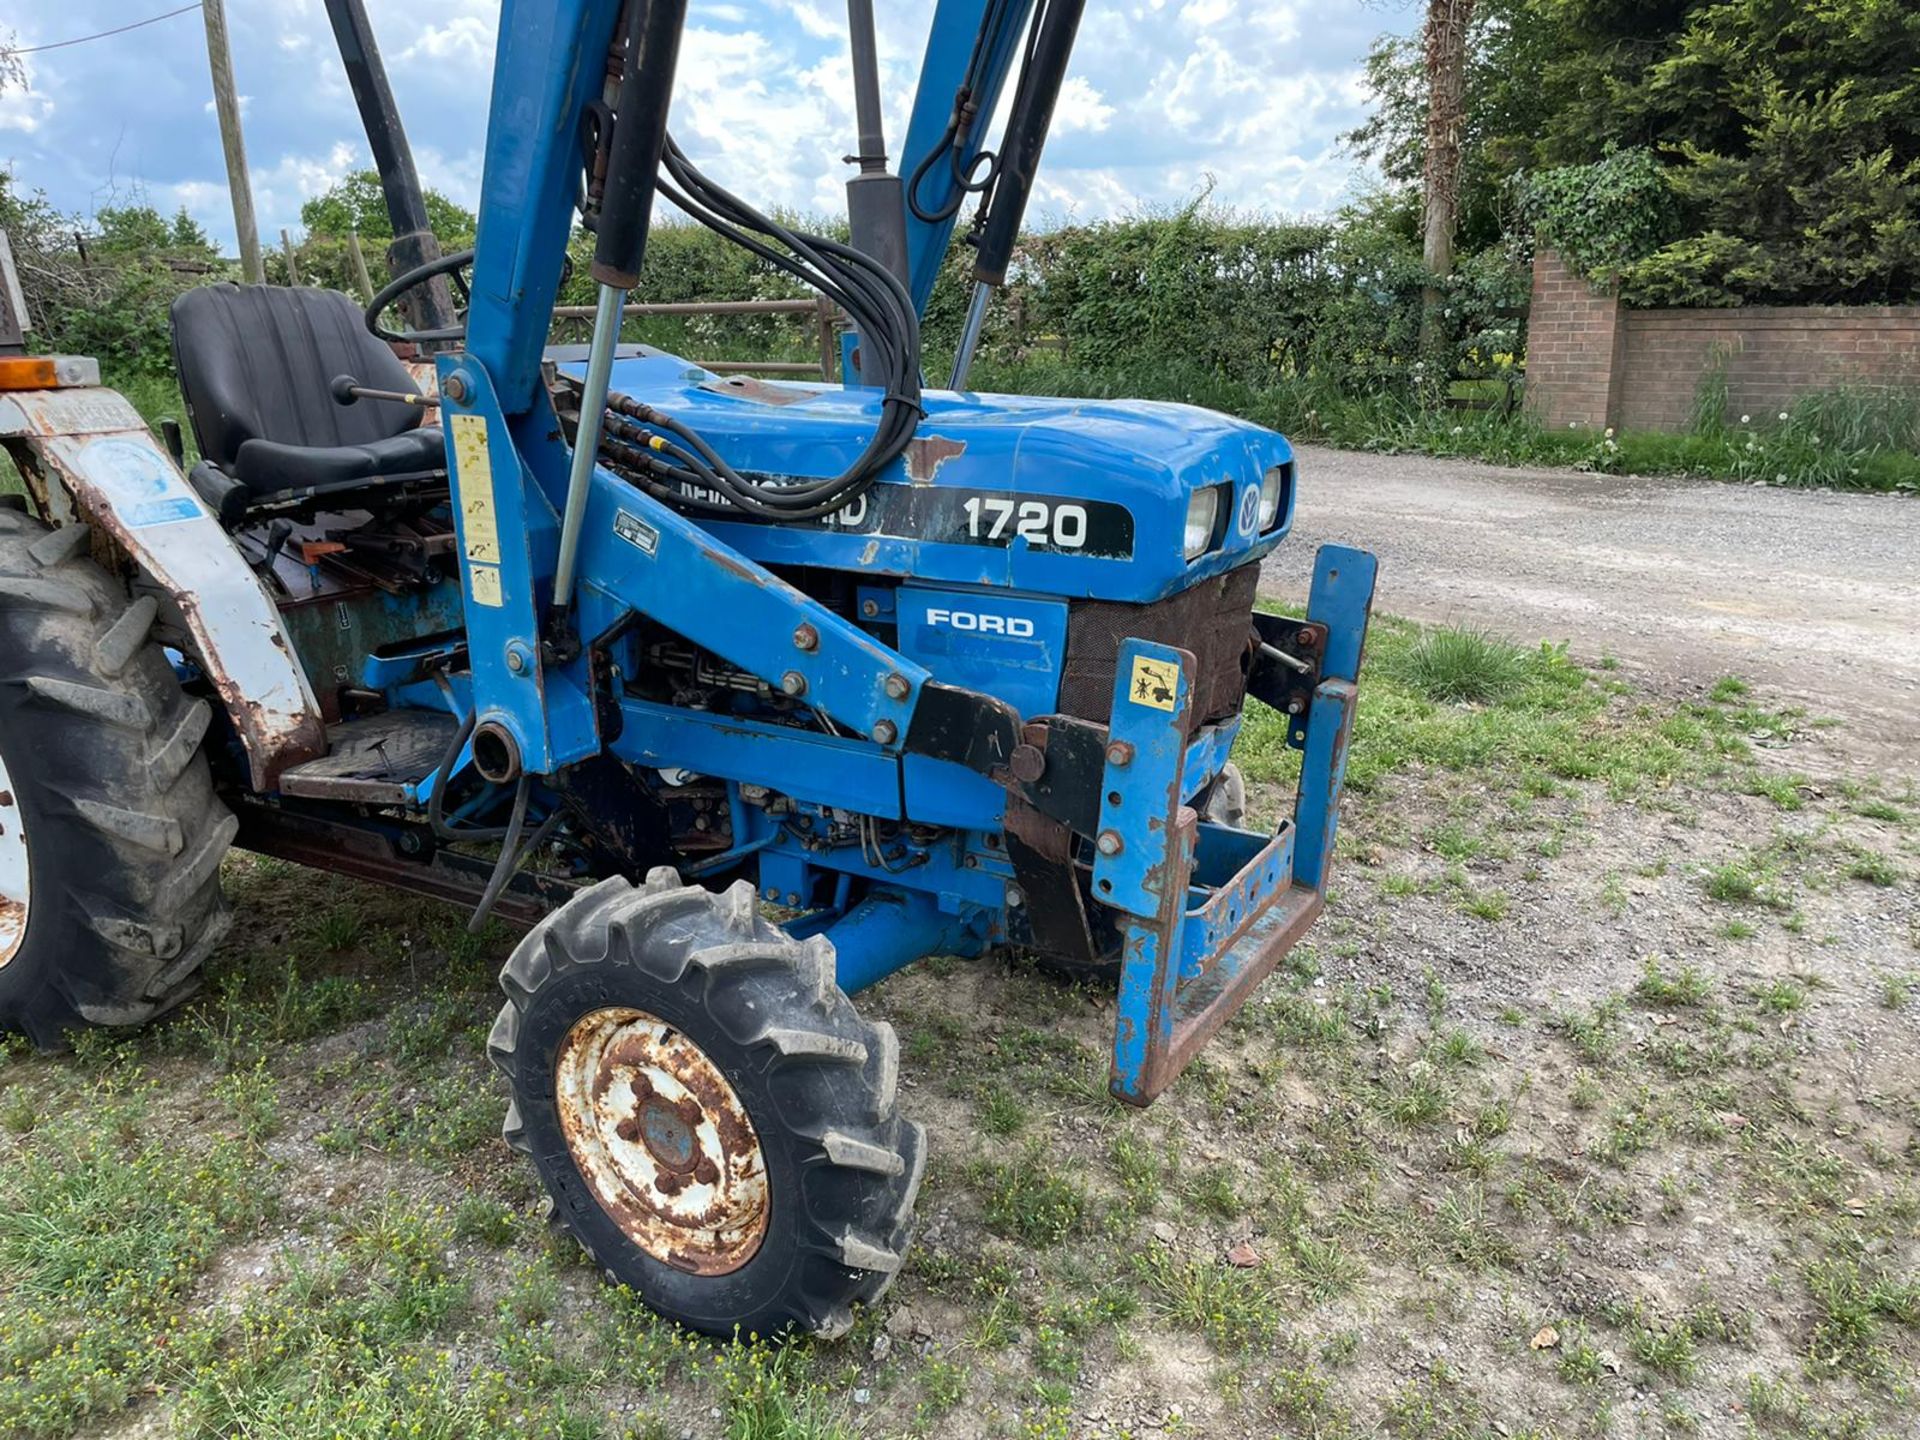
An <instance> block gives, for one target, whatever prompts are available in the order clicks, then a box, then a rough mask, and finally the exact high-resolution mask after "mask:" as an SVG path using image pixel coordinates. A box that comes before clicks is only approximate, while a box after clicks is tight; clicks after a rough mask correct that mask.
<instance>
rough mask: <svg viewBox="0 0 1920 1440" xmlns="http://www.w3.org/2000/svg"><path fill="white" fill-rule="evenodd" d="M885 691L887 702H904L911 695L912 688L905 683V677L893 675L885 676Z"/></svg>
mask: <svg viewBox="0 0 1920 1440" xmlns="http://www.w3.org/2000/svg"><path fill="white" fill-rule="evenodd" d="M886 690H887V698H888V699H889V700H904V699H906V698H907V696H909V695H911V694H912V693H913V686H912V685H910V684H908V683H907V677H906V676H904V675H900V674H893V675H889V676H887V685H886Z"/></svg>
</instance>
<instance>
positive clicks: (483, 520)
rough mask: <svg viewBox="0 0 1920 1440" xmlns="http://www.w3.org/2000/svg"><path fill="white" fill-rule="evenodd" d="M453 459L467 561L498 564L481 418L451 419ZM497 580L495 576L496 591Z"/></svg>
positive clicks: (496, 526) (489, 470)
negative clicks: (458, 478) (457, 471)
mask: <svg viewBox="0 0 1920 1440" xmlns="http://www.w3.org/2000/svg"><path fill="white" fill-rule="evenodd" d="M453 460H454V465H455V467H456V468H457V469H458V470H459V472H460V533H461V535H462V536H463V537H465V541H466V548H467V559H469V560H475V561H478V562H479V563H480V564H482V565H498V564H499V563H500V526H499V522H498V521H497V520H496V519H495V517H494V509H493V456H492V454H491V453H490V452H489V451H488V449H487V422H486V419H485V417H483V416H480V415H456V416H454V417H453ZM499 581H500V577H499V576H497V575H496V576H495V577H494V585H495V588H496V589H498V586H499ZM474 598H475V599H476V600H478V599H479V598H480V597H479V596H478V595H475V596H474ZM482 603H483V604H484V603H485V602H484V601H483V602H482ZM493 603H495V604H498V603H499V602H498V601H495V602H493Z"/></svg>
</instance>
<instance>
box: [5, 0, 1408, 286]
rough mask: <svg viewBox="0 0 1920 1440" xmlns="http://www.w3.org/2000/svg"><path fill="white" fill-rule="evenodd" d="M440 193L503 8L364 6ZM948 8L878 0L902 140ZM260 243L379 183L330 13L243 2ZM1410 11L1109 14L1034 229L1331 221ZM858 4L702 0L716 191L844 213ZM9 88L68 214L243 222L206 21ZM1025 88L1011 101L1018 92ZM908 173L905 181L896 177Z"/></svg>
mask: <svg viewBox="0 0 1920 1440" xmlns="http://www.w3.org/2000/svg"><path fill="white" fill-rule="evenodd" d="M180 3H184V0H10V3H9V4H8V5H7V6H6V11H7V13H6V15H5V17H4V19H0V38H4V37H5V34H6V32H7V31H8V30H12V31H13V32H14V42H13V43H17V44H18V45H19V46H22V47H33V46H41V45H47V44H52V43H55V42H60V41H66V40H71V39H74V38H76V37H79V36H83V35H89V34H92V33H94V32H96V31H100V30H106V29H109V28H112V27H114V26H118V25H125V24H127V23H128V22H130V21H133V20H139V19H143V18H145V17H146V16H148V15H152V14H157V13H160V12H162V11H166V10H170V9H174V8H176V7H177V6H178V5H179V4H180ZM367 8H368V10H369V13H370V14H371V16H372V19H373V24H374V29H375V31H376V33H377V34H378V36H379V38H380V44H381V48H382V50H383V52H384V54H385V57H386V61H387V68H388V72H389V75H390V77H391V79H392V81H393V85H394V89H395V92H396V94H397V96H398V100H399V105H400V110H401V114H402V117H403V118H404V120H405V121H406V124H407V128H408V131H409V133H410V134H411V137H412V141H413V145H414V151H415V156H416V159H417V162H418V165H419V168H420V172H421V176H422V178H423V180H424V181H425V182H426V183H427V184H429V185H431V186H433V187H435V188H437V189H439V190H441V191H443V192H444V193H446V194H447V195H449V196H450V197H452V198H453V199H455V200H457V201H459V202H461V203H462V204H464V205H467V206H469V207H472V206H475V205H476V204H477V202H478V199H479V194H480V179H481V168H482V164H481V156H482V151H483V147H484V141H485V127H486V102H487V95H488V91H489V87H490V85H491V76H492V63H493V44H494V31H495V26H496V23H497V19H498V0H438V3H436V4H433V5H427V6H423V5H420V4H418V3H417V0H367ZM933 8H934V7H933V3H932V0H879V3H878V4H876V6H875V9H876V11H877V12H878V14H879V32H880V34H879V44H880V52H881V61H882V65H883V71H884V73H883V93H884V95H885V96H886V99H887V111H888V113H887V137H888V140H889V143H890V144H891V145H892V146H893V148H894V149H895V151H896V153H897V151H898V147H899V145H900V142H901V140H902V139H903V138H904V134H905V124H906V115H907V111H908V108H909V106H910V103H911V96H912V90H913V83H914V80H915V78H916V77H917V75H918V72H919V67H920V58H921V54H922V51H923V50H924V48H925V44H926V36H927V30H928V27H929V25H930V23H931V17H932V13H933ZM227 18H228V25H229V28H230V30H231V32H232V39H233V54H234V70H235V74H236V77H237V84H238V88H239V91H240V95H241V106H242V113H243V116H244V126H245V131H246V144H247V155H248V161H249V165H250V168H251V170H252V174H253V185H254V196H255V205H256V208H257V210H258V213H259V220H260V228H261V233H262V239H263V241H264V242H265V243H267V244H273V243H276V242H277V240H278V237H279V234H280V230H281V229H282V227H287V228H290V229H292V230H293V231H294V233H295V235H296V236H297V235H298V234H299V224H300V206H301V204H302V202H303V201H305V200H306V199H308V198H310V197H311V196H313V195H316V194H319V193H321V192H322V191H324V190H326V189H327V188H328V187H329V186H330V185H332V184H333V183H334V182H336V181H337V180H339V179H340V178H341V177H342V176H343V175H345V174H347V173H348V172H349V171H351V170H355V169H363V168H368V167H370V165H371V158H370V156H369V155H368V153H367V148H366V141H365V138H364V137H363V135H362V133H361V130H360V125H359V119H358V116H357V113H356V112H355V110H354V106H353V99H352V96H351V94H350V93H349V91H348V89H347V85H346V80H345V78H344V76H343V74H342V73H341V68H340V62H339V58H338V53H337V52H336V51H335V49H334V45H333V37H332V32H331V30H330V29H329V28H328V24H327V19H326V13H325V10H324V8H323V6H322V3H321V0H227ZM1417 18H1418V17H1417V14H1416V11H1415V7H1414V6H1413V5H1412V4H1411V3H1410V0H1261V3H1251V4H1247V3H1240V4H1236V3H1235V0H1092V3H1090V4H1089V5H1088V6H1087V10H1086V17H1085V20H1084V21H1083V23H1082V26H1081V31H1080V39H1079V43H1078V45H1077V46H1076V49H1075V53H1074V61H1073V64H1072V67H1071V69H1070V71H1069V74H1068V79H1067V82H1066V88H1065V90H1064V92H1063V94H1062V97H1061V101H1060V106H1059V108H1058V110H1057V111H1056V114H1055V117H1054V126H1053V129H1052V132H1051V134H1050V136H1049V139H1048V143H1047V151H1046V155H1045V159H1044V161H1043V164H1042V167H1041V176H1040V184H1039V186H1038V188H1037V191H1036V196H1035V200H1034V204H1033V207H1032V210H1031V211H1030V214H1029V219H1030V221H1031V222H1033V223H1036V224H1041V225H1049V224H1058V223H1062V222H1066V221H1084V220H1093V219H1099V218H1104V217H1109V216H1114V215H1119V214H1125V213H1128V212H1131V211H1135V210H1139V209H1141V208H1144V207H1150V206H1167V205H1179V204H1182V203H1184V202H1186V201H1188V200H1190V199H1192V198H1193V197H1194V196H1196V195H1197V194H1199V193H1201V192H1202V191H1203V190H1204V189H1205V188H1206V187H1207V186H1208V185H1209V184H1211V185H1212V195H1213V198H1214V200H1215V201H1217V202H1218V203H1221V204H1224V205H1228V206H1232V207H1234V208H1236V209H1240V210H1245V211H1256V212H1263V213H1268V214H1289V215H1302V214H1324V213H1326V212H1328V211H1329V210H1332V209H1333V208H1335V207H1337V206H1338V205H1339V204H1340V203H1341V202H1342V201H1343V200H1344V199H1346V198H1348V197H1350V196H1352V195H1353V194H1355V193H1357V192H1358V191H1359V190H1361V189H1363V188H1365V186H1366V185H1367V184H1368V183H1369V182H1370V180H1371V178H1372V177H1371V172H1370V171H1369V169H1368V168H1367V167H1366V166H1365V165H1363V164H1362V163H1360V162H1358V161H1356V160H1355V159H1354V158H1353V157H1351V156H1350V155H1347V154H1345V153H1343V151H1342V149H1341V146H1340V143H1339V136H1340V134H1341V133H1342V132H1343V131H1345V130H1347V129H1349V128H1351V127H1352V125H1353V124H1354V123H1355V122H1356V121H1357V120H1359V119H1360V118H1361V116H1362V114H1363V111H1364V101H1365V93H1364V90H1363V87H1362V83H1361V66H1362V61H1363V59H1364V57H1365V55H1366V51H1367V47H1368V45H1369V43H1370V42H1371V41H1372V40H1373V38H1374V37H1375V36H1376V35H1377V34H1379V33H1380V32H1382V31H1383V30H1400V31H1405V30H1410V29H1412V28H1413V27H1414V26H1415V24H1416V22H1417ZM845 31H846V12H845V9H844V7H843V6H842V5H841V4H839V3H837V0H761V3H718V0H691V4H690V7H689V21H688V30H687V34H686V38H685V41H684V44H683V47H682V52H681V59H680V69H679V79H678V84H677V86H676V91H675V95H674V101H673V111H672V121H671V123H672V127H673V131H674V133H675V135H676V137H677V138H678V140H679V141H680V144H681V146H682V148H684V149H685V150H687V152H688V153H689V154H690V155H691V156H692V157H693V159H694V161H695V162H696V163H697V164H699V165H700V166H701V168H702V169H704V170H705V171H707V173H708V174H710V175H711V176H713V178H714V179H715V180H717V181H719V182H720V183H722V184H724V185H726V186H728V187H729V188H730V189H733V190H735V191H736V192H738V193H740V194H741V195H743V196H744V197H746V198H747V199H749V200H752V201H754V202H756V203H758V204H760V205H762V206H763V207H765V206H772V205H782V206H787V207H790V208H793V209H797V210H801V211H807V212H814V213H825V212H834V213H837V212H839V211H840V210H841V208H842V207H843V205H844V203H845V202H844V194H845V192H844V188H843V187H844V183H845V180H846V178H847V174H848V167H847V166H845V165H844V164H843V163H841V157H842V156H844V155H845V154H846V153H847V152H848V151H849V150H851V149H852V147H853V129H854V126H853V99H852V80H851V71H850V67H849V62H848V59H847V47H846V39H845ZM25 64H26V67H27V82H28V83H27V87H26V88H25V89H24V90H22V89H20V88H18V87H9V88H8V89H6V90H5V91H4V92H0V165H4V166H5V167H6V168H7V169H8V170H9V171H10V172H11V174H12V175H13V179H14V183H15V185H16V187H17V188H19V189H22V190H25V191H32V190H36V189H37V190H44V191H45V192H46V194H47V196H48V198H49V199H50V200H52V201H53V202H54V204H55V205H57V206H58V207H59V208H61V209H62V210H64V211H68V212H72V213H77V214H80V215H83V216H84V215H88V214H91V213H92V212H93V211H94V210H96V209H98V208H100V207H102V206H107V205H113V204H125V203H128V202H129V201H142V200H144V201H145V202H147V203H150V204H152V205H154V206H156V207H157V208H159V209H161V210H162V211H165V212H168V213H171V212H172V211H174V210H175V209H178V208H180V207H183V206H184V207H185V208H186V210H187V211H188V212H189V213H190V214H191V215H192V216H193V217H194V218H195V219H196V220H198V221H199V222H200V223H201V224H203V225H204V226H205V227H206V228H207V230H208V232H209V233H210V234H211V235H212V236H213V237H214V238H215V239H216V241H218V242H219V243H220V244H221V245H222V246H223V247H224V248H226V249H227V250H228V252H229V253H231V251H232V248H233V217H232V210H231V207H230V203H229V200H228V195H227V185H226V178H225V170H224V168H223V165H222V161H221V150H220V136H219V130H218V127H217V124H216V121H215V119H214V115H213V104H212V101H211V99H210V93H211V92H210V85H209V80H208V71H207V55H206V40H205V31H204V29H203V27H202V23H201V19H200V15H199V14H198V12H189V13H187V14H184V15H180V16H178V17H176V18H173V19H170V20H164V21H161V22H160V23H158V24H155V25H151V26H148V27H146V28H143V29H139V30H134V31H130V32H128V33H126V34H122V35H116V36H111V37H108V38H106V39H102V40H99V41H96V42H93V43H90V44H83V45H73V46H69V47H66V48H62V49H56V50H49V51H43V52H41V53H39V54H32V55H27V56H26V57H25ZM1010 88H1011V87H1009V89H1010ZM896 168H898V167H897V166H896Z"/></svg>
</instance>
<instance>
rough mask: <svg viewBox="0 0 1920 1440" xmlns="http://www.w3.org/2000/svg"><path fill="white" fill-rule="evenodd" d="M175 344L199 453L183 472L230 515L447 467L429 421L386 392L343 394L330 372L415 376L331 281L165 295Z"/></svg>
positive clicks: (399, 384)
mask: <svg viewBox="0 0 1920 1440" xmlns="http://www.w3.org/2000/svg"><path fill="white" fill-rule="evenodd" d="M172 322H173V353H174V360H175V363H176V365H177V366H178V368H179V371H180V390H181V394H182V396H183V397H184V398H185V400H186V405H187V415H188V417H189V419H190V420H191V422H192V424H193V434H194V439H195V440H196V441H198V443H199V446H200V453H201V455H202V456H203V457H204V460H203V463H201V464H200V465H197V466H195V467H194V472H193V474H192V476H190V477H189V478H190V479H191V480H192V482H193V484H194V487H195V488H196V489H197V490H199V492H200V494H201V497H202V498H203V499H205V500H206V501H207V503H208V504H209V505H211V506H213V508H214V509H215V511H216V512H217V513H218V514H219V516H220V518H221V519H222V520H223V521H224V522H226V523H227V524H236V523H238V522H239V521H240V520H241V519H242V518H244V517H245V516H246V515H247V513H248V512H249V511H253V510H256V509H259V508H262V507H263V506H266V507H272V506H275V505H276V503H277V502H298V501H301V500H305V499H310V498H326V499H328V500H329V501H332V500H334V499H336V498H339V499H348V498H351V499H354V500H355V501H359V502H363V501H364V500H365V499H366V498H369V497H368V496H367V494H366V492H368V491H370V490H373V489H379V488H388V487H392V486H397V485H399V484H401V483H403V482H417V481H419V480H421V479H422V478H423V477H427V476H433V475H443V474H444V471H445V469H446V454H445V451H444V449H443V447H442V443H441V436H440V431H439V429H438V428H437V427H433V426H423V425H421V424H420V418H421V411H420V410H418V409H417V408H415V407H413V406H410V405H400V404H396V403H394V402H393V401H390V400H360V401H358V402H356V403H354V404H352V405H342V404H340V403H339V402H338V401H337V400H335V399H334V398H333V393H332V388H331V387H332V383H333V380H334V378H335V377H336V376H340V375H351V376H353V377H354V379H355V380H357V381H358V382H359V383H360V384H362V385H364V386H367V387H369V388H371V389H375V390H392V391H413V392H415V393H417V392H418V387H417V386H416V385H415V384H414V383H413V377H412V376H411V375H409V374H408V373H407V368H406V366H404V365H403V364H401V363H400V360H399V357H397V356H396V355H395V354H394V353H393V351H392V350H391V349H390V348H389V347H388V346H387V344H386V342H384V341H382V340H379V339H377V338H376V337H374V336H373V335H370V334H369V333H368V332H367V328H366V321H365V317H364V315H363V314H362V312H361V309H360V306H359V304H358V302H356V301H355V300H354V299H353V298H352V297H351V296H347V295H343V294H341V293H340V292H339V291H337V290H316V289H311V288H307V287H294V288H289V287H286V286H279V285H208V286H205V287H203V288H200V289H195V290H189V291H187V292H186V293H185V294H183V295H181V296H180V298H179V299H177V300H175V301H174V302H173V310H172Z"/></svg>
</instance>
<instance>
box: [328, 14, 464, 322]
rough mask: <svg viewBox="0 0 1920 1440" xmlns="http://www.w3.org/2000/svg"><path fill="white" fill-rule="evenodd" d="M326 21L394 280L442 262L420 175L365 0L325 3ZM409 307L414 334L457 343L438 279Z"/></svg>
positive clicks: (449, 304)
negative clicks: (376, 184) (386, 228)
mask: <svg viewBox="0 0 1920 1440" xmlns="http://www.w3.org/2000/svg"><path fill="white" fill-rule="evenodd" d="M327 18H328V19H329V20H330V21H332V23H333V38H334V41H335V43H336V44H338V45H339V47H340V59H341V62H342V63H343V64H344V65H345V66H346V70H347V83H348V84H349V85H350V86H352V88H353V100H354V104H355V105H357V106H358V107H359V109H360V123H361V124H362V125H363V126H364V127H365V129H366V132H367V145H368V147H369V148H370V149H371V150H372V151H373V165H374V168H375V169H376V170H378V171H379V172H380V188H381V190H382V191H383V192H384V193H385V195H386V199H387V218H388V219H389V220H390V221H392V223H393V244H392V245H390V246H388V247H387V263H388V264H389V265H390V266H391V267H392V269H393V273H394V274H396V275H401V274H405V273H406V272H408V271H410V270H417V269H419V268H420V267H421V266H423V265H427V264H430V263H432V262H433V261H435V260H438V259H439V258H440V241H439V238H438V237H437V236H436V235H435V234H434V233H433V226H432V225H431V224H430V223H429V221H428V219H427V200H426V194H425V192H424V191H422V190H421V188H420V174H419V171H417V170H416V169H415V168H414V164H413V148H412V147H411V146H410V145H409V144H408V143H407V131H406V127H405V126H403V125H402V124H401V123H400V109H399V106H397V105H396V104H395V103H394V99H393V86H392V85H390V84H388V83H387V68H386V66H385V65H384V64H383V63H382V62H381V59H380V45H379V42H378V41H376V40H375V39H374V34H373V25H372V22H370V21H369V20H368V19H367V7H366V5H365V4H364V3H363V0H327ZM409 304H410V305H411V306H412V308H413V322H414V324H413V328H414V329H415V330H417V331H421V332H426V333H434V334H437V335H439V337H440V338H439V339H437V340H436V341H434V342H433V345H434V346H436V347H437V346H439V345H445V344H449V343H452V342H453V341H455V340H456V339H457V338H458V337H459V334H460V329H459V323H458V317H457V316H456V315H455V313H454V308H453V292H452V290H451V288H450V287H449V286H448V284H447V281H446V279H445V278H444V277H442V276H436V277H434V278H433V279H432V280H430V281H428V282H426V283H425V284H423V285H421V286H420V287H419V288H418V289H416V290H415V291H414V292H413V298H412V300H411V301H410V302H409Z"/></svg>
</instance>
